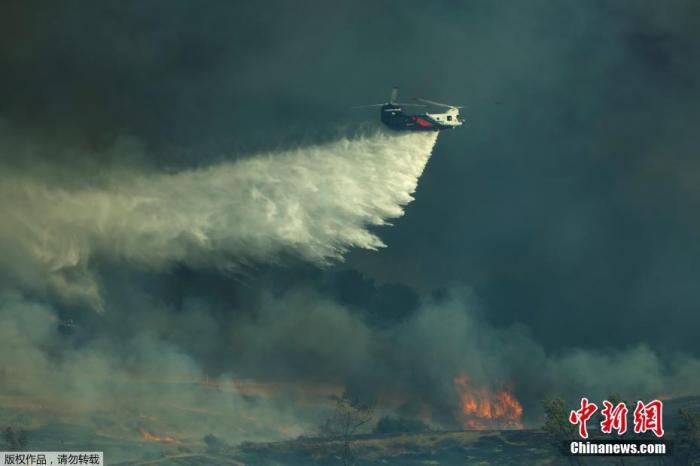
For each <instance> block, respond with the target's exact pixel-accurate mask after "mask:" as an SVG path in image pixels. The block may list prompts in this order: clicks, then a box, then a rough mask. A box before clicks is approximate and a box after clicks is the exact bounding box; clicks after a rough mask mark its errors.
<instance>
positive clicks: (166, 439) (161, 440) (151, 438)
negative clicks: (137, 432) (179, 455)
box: [141, 429, 177, 443]
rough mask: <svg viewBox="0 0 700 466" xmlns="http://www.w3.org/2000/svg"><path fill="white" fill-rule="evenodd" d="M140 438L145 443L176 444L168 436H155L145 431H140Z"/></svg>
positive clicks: (173, 439) (174, 440)
mask: <svg viewBox="0 0 700 466" xmlns="http://www.w3.org/2000/svg"><path fill="white" fill-rule="evenodd" d="M141 438H143V439H144V440H145V441H147V442H158V443H177V440H176V439H175V438H174V437H171V436H169V435H164V436H160V435H156V434H153V433H151V432H149V431H147V430H146V429H141Z"/></svg>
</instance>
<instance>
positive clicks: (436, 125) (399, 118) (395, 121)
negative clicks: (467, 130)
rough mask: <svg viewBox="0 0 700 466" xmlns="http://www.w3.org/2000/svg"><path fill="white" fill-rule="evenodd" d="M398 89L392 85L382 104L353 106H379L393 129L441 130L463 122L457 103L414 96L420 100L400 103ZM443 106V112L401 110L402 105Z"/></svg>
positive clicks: (387, 124) (453, 127) (455, 126)
mask: <svg viewBox="0 0 700 466" xmlns="http://www.w3.org/2000/svg"><path fill="white" fill-rule="evenodd" d="M398 94H399V89H398V88H397V87H394V88H393V89H392V90H391V94H390V96H389V101H388V102H385V103H383V104H371V105H361V106H359V107H353V108H366V107H381V111H380V118H381V120H382V123H384V124H385V125H386V126H387V127H389V128H390V129H393V130H395V131H441V130H443V129H455V128H457V127H458V126H462V125H463V124H464V120H463V119H461V118H460V117H459V109H460V108H462V107H461V106H459V105H448V104H441V103H440V102H435V101H432V100H427V99H420V98H416V99H414V100H416V101H418V102H421V103H420V104H414V103H401V102H397V101H396V99H397V98H398ZM426 104H427V105H432V106H435V107H444V108H446V109H447V110H446V111H444V112H443V113H420V114H417V115H409V114H407V113H405V112H404V111H403V107H426V106H427V105H426Z"/></svg>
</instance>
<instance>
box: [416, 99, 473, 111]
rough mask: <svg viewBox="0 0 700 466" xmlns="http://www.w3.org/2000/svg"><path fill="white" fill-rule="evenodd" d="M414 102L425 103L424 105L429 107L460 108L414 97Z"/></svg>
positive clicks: (459, 106)
mask: <svg viewBox="0 0 700 466" xmlns="http://www.w3.org/2000/svg"><path fill="white" fill-rule="evenodd" d="M416 100H417V101H419V102H425V103H426V104H430V105H437V106H438V107H447V108H462V106H461V105H449V104H442V103H440V102H435V101H434V100H428V99H421V98H420V97H416Z"/></svg>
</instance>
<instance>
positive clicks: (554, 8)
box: [0, 0, 700, 442]
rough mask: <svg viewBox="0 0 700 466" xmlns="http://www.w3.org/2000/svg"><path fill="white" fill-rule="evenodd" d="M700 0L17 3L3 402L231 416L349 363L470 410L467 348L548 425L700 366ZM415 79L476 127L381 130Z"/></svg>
mask: <svg viewBox="0 0 700 466" xmlns="http://www.w3.org/2000/svg"><path fill="white" fill-rule="evenodd" d="M698 8H699V4H698V3H697V2H693V1H682V0H679V1H668V2H656V1H635V2H615V3H614V4H612V3H611V2H603V1H590V2H580V1H574V0H571V1H567V0H564V1H561V2H556V3H554V2H546V1H539V0H533V1H529V2H520V1H510V2H498V3H496V2H491V1H486V0H484V1H468V2H450V1H435V2H424V1H421V2H418V1H415V2H414V1H407V2H402V3H401V7H397V5H396V3H394V2H382V1H377V2H367V3H358V2H332V3H331V2H329V3H327V4H322V3H321V2H316V1H314V2H311V1H309V2H303V1H302V2H294V3H291V2H284V1H279V2H276V1H272V2H265V3H264V4H259V3H243V2H218V3H209V4H207V5H206V6H203V5H201V4H195V3H192V2H187V1H167V2H165V1H164V2H157V1H156V2H149V3H148V4H144V3H143V2H119V3H113V4H104V3H99V4H97V3H95V2H75V3H71V5H65V4H62V5H58V4H50V5H48V4H45V3H44V4H41V3H36V4H35V3H32V2H6V3H5V4H3V5H2V6H1V7H0V89H2V93H3V94H2V98H1V99H0V292H1V293H2V295H1V296H2V298H0V314H1V315H0V322H1V324H0V336H2V339H1V340H0V380H2V383H1V384H0V396H2V398H0V400H2V403H0V407H1V408H2V410H3V412H4V414H3V416H5V417H3V419H5V418H6V417H8V416H10V417H13V418H16V419H19V420H20V421H22V422H23V423H25V422H26V423H28V424H32V425H35V424H38V423H40V422H44V421H46V422H49V421H52V420H56V419H64V418H65V419H68V418H71V419H73V420H75V419H76V418H77V419H78V420H80V421H83V422H88V423H90V425H93V426H95V427H97V428H100V429H103V430H107V431H111V432H116V433H118V435H123V436H132V435H138V430H139V428H140V427H143V428H148V429H152V430H153V431H155V432H164V433H168V434H171V435H176V436H179V437H192V438H200V437H201V436H202V435H204V434H205V433H209V432H213V433H216V434H219V435H222V436H226V438H227V439H228V440H229V441H231V442H236V441H241V440H246V439H272V438H280V437H287V436H294V435H298V434H299V433H309V432H313V431H314V429H315V427H316V425H317V424H318V421H319V420H320V419H321V418H323V416H324V411H325V409H326V407H327V404H328V397H329V396H330V395H335V394H339V393H342V392H344V391H347V392H348V393H351V394H353V395H355V396H358V397H360V398H362V399H364V400H366V401H368V402H374V403H376V405H377V406H378V409H379V410H380V411H381V412H392V413H398V414H403V415H406V416H409V417H425V413H426V412H429V413H430V416H429V420H430V422H432V423H433V424H434V425H435V426H436V427H445V428H454V427H457V426H458V416H456V415H455V409H456V407H457V399H456V397H457V393H456V392H455V388H454V384H453V380H454V378H455V377H456V376H457V375H458V374H460V373H461V372H464V373H466V374H468V375H469V378H470V380H471V381H472V382H473V384H474V385H475V386H476V387H490V388H493V389H497V388H499V387H502V386H504V384H511V385H512V390H513V393H514V394H515V396H516V397H517V398H518V399H519V400H520V401H521V402H522V404H523V406H524V416H525V421H526V424H534V423H536V422H537V419H538V417H539V415H540V402H541V400H542V398H544V397H547V396H550V395H562V396H565V397H567V398H568V399H570V400H575V399H576V398H577V397H579V396H581V395H584V394H585V395H587V396H589V397H590V398H600V397H603V396H605V395H607V394H608V393H610V392H618V393H620V394H622V395H623V396H624V397H627V398H629V399H632V398H635V397H642V398H646V397H649V396H658V395H666V396H674V395H683V394H697V393H698V391H700V380H698V374H699V373H700V363H699V362H698V357H699V356H700V340H699V339H698V338H697V334H698V331H700V319H699V318H698V313H697V309H698V307H699V306H700V292H699V291H698V290H699V288H698V287H697V283H696V282H697V276H698V275H699V274H700V268H699V267H700V248H698V247H697V246H696V243H697V236H698V228H699V226H700V225H699V224H698V220H697V218H698V217H697V207H698V196H697V181H698V180H697V173H698V170H699V169H700V166H699V164H698V158H697V147H698V136H697V121H698V117H699V114H698V111H699V110H698V106H697V105H693V104H692V103H693V102H696V101H697V100H698V89H699V88H700V87H699V86H698V84H699V81H698V76H699V75H700V70H699V69H698V66H699V64H700V59H698V58H699V57H700V53H699V50H700V35H699V33H698V32H699V31H700V27H699V25H698V18H700V14H698ZM445 44H449V46H445ZM392 85H399V86H401V87H402V95H404V96H405V97H406V98H410V97H412V96H413V95H421V96H423V97H427V98H433V99H435V100H439V101H446V102H450V103H454V104H463V105H465V108H464V110H463V112H464V116H465V117H466V118H467V125H466V127H465V128H463V130H461V131H454V132H449V133H447V134H444V135H441V136H440V138H439V141H438V142H437V143H436V141H435V139H434V137H433V136H432V135H403V136H396V135H391V136H390V135H388V134H386V133H381V132H378V131H377V130H376V129H374V128H373V129H370V130H363V131H358V130H357V129H356V128H357V127H358V126H360V122H362V124H365V123H366V120H369V119H374V118H376V115H375V114H374V113H366V112H364V111H352V112H351V111H350V110H349V109H348V108H349V107H350V106H353V105H361V104H368V103H373V102H381V101H382V100H384V99H386V92H387V91H388V89H389V88H390V87H391V86H392ZM348 128H352V129H350V130H349V129H348ZM350 134H364V136H357V137H350V136H349V135H350ZM434 144H435V147H434V152H435V153H434V156H433V157H432V158H431V159H430V164H429V165H428V166H427V167H426V162H427V160H428V157H429V156H430V153H431V150H432V149H433V145H434ZM424 167H426V169H425V170H424ZM419 177H420V183H418V184H416V183H417V180H418V178H419ZM414 191H415V193H414ZM414 197H415V200H413V198H414ZM404 211H405V215H404ZM399 217H400V218H399ZM391 219H396V220H395V221H393V220H391ZM389 221H392V222H393V223H394V225H393V226H391V227H390V228H389V227H388V225H386V224H387V222H389ZM384 244H386V245H387V246H388V247H386V248H383V247H382V245H384ZM341 257H342V258H343V259H344V261H345V262H343V263H342V264H340V258H341ZM95 309H98V310H103V311H104V312H101V313H97V312H94V310H95ZM77 381H79V382H77ZM74 408H75V409H74ZM78 408H79V409H78ZM222 418H223V419H226V422H222V421H221V419H222Z"/></svg>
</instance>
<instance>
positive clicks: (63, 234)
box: [0, 133, 437, 304]
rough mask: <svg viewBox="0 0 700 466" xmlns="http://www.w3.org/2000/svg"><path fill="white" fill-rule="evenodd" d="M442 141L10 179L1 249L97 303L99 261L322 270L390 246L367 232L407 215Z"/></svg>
mask: <svg viewBox="0 0 700 466" xmlns="http://www.w3.org/2000/svg"><path fill="white" fill-rule="evenodd" d="M436 140H437V133H406V134H385V133H378V134H376V135H374V136H371V137H364V138H358V139H343V140H340V141H336V142H333V143H328V144H323V145H318V146H312V147H306V148H301V149H296V150H291V151H284V152H275V153H267V154H260V155H257V156H254V157H251V158H249V159H246V160H242V161H236V162H229V163H223V164H220V165H216V166H211V167H208V168H205V169H197V170H189V171H183V172H180V173H176V174H158V175H152V174H151V175H143V174H131V175H129V176H126V177H125V176H121V177H120V178H119V179H117V180H114V181H112V182H111V183H110V184H109V185H106V186H103V187H100V188H98V189H96V188H91V189H84V190H66V189H56V188H53V187H51V188H49V187H47V186H45V185H42V184H40V183H38V182H36V181H28V180H26V179H17V178H7V179H3V180H2V183H0V199H1V201H0V216H1V218H3V219H4V221H3V222H2V226H0V243H5V244H4V245H2V246H3V249H8V250H14V251H16V253H17V254H20V255H23V256H26V257H25V258H29V259H30V261H29V262H30V263H31V264H32V265H31V267H32V268H34V269H35V272H36V271H42V270H43V271H44V272H45V273H46V275H47V277H46V278H47V281H48V283H49V285H51V286H52V288H54V289H56V290H58V291H60V292H61V293H63V294H64V295H75V296H83V297H84V298H86V299H88V300H92V301H93V304H96V303H97V302H98V301H99V293H98V291H97V286H96V285H95V282H94V280H93V278H92V276H91V274H90V272H89V269H88V264H89V260H90V258H91V257H93V256H94V255H95V254H104V255H109V256H114V257H119V258H122V259H126V260H129V261H134V262H137V263H142V264H145V265H148V266H151V267H163V266H167V265H168V264H172V263H175V262H182V263H187V264H190V265H192V266H215V267H235V266H237V265H238V264H240V263H245V262H260V261H274V260H279V258H280V257H281V255H283V254H291V255H295V256H298V257H300V258H302V259H304V260H308V261H311V262H315V263H326V262H328V261H330V260H337V259H340V258H342V255H343V254H344V253H345V252H346V251H347V250H348V249H349V248H353V247H357V248H364V249H376V248H379V247H382V246H383V243H382V241H381V240H380V239H379V238H378V237H377V236H376V235H374V234H373V233H371V232H370V231H369V230H368V229H367V227H368V226H372V225H382V224H384V223H385V222H386V221H387V220H388V219H391V218H396V217H399V216H401V215H402V214H403V209H402V207H403V206H405V205H406V204H407V203H409V202H410V201H411V200H412V199H413V198H412V194H413V192H414V191H415V189H416V185H417V183H418V178H419V177H420V175H421V173H422V172H423V169H424V167H425V165H426V163H427V161H428V159H429V157H430V154H431V151H432V149H433V146H434V144H435V142H436ZM16 259H17V257H16V255H15V257H14V258H13V259H12V260H13V262H14V263H16ZM13 262H8V263H7V264H5V265H6V266H8V265H11V264H12V263H13ZM25 262H26V260H25Z"/></svg>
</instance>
